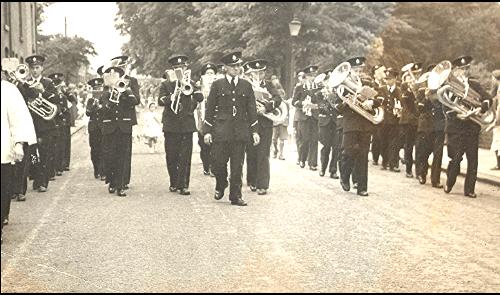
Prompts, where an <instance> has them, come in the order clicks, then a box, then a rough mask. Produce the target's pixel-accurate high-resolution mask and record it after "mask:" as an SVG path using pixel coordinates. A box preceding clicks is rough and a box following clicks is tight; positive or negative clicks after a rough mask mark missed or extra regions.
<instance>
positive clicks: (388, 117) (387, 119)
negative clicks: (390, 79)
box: [376, 85, 401, 125]
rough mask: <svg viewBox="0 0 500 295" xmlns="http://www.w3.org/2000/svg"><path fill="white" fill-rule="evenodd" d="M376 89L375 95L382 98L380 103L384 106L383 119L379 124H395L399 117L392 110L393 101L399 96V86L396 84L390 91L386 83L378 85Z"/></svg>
mask: <svg viewBox="0 0 500 295" xmlns="http://www.w3.org/2000/svg"><path fill="white" fill-rule="evenodd" d="M376 90H377V92H378V94H377V96H381V97H383V98H384V102H383V104H382V105H383V107H384V121H382V123H381V124H385V125H397V124H398V121H399V118H398V117H396V116H395V115H394V113H393V110H394V105H395V101H396V100H399V99H400V98H401V92H400V89H399V87H398V86H397V85H396V86H395V87H394V90H393V91H392V92H391V91H390V90H389V89H387V86H386V85H384V86H382V87H379V88H377V89H376Z"/></svg>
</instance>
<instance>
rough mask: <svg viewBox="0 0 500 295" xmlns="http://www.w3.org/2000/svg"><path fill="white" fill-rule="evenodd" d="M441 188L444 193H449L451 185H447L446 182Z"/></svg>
mask: <svg viewBox="0 0 500 295" xmlns="http://www.w3.org/2000/svg"><path fill="white" fill-rule="evenodd" d="M443 189H444V192H445V193H447V194H449V193H450V192H451V189H452V187H449V186H448V184H445V185H444V187H443Z"/></svg>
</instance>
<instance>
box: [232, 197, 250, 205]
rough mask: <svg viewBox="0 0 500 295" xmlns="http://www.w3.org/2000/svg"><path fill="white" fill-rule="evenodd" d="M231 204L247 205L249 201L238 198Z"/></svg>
mask: <svg viewBox="0 0 500 295" xmlns="http://www.w3.org/2000/svg"><path fill="white" fill-rule="evenodd" d="M231 205H236V206H246V205H247V202H245V201H243V199H242V198H238V199H237V200H236V201H231Z"/></svg>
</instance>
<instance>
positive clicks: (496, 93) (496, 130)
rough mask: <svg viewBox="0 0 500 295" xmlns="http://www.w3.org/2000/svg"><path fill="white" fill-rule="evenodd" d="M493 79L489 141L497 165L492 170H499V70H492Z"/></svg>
mask: <svg viewBox="0 0 500 295" xmlns="http://www.w3.org/2000/svg"><path fill="white" fill-rule="evenodd" d="M493 79H494V83H495V84H494V86H493V93H492V97H493V100H494V102H493V104H494V106H495V108H494V110H496V112H495V114H496V120H497V122H496V125H495V127H493V142H492V143H491V151H493V152H494V153H495V156H496V158H497V165H496V166H495V167H493V168H491V169H492V170H500V94H499V92H500V91H499V90H500V83H499V81H500V70H495V71H493Z"/></svg>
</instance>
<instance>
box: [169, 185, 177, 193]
mask: <svg viewBox="0 0 500 295" xmlns="http://www.w3.org/2000/svg"><path fill="white" fill-rule="evenodd" d="M168 190H169V191H170V192H171V193H174V192H176V191H177V188H176V187H173V186H171V187H169V188H168Z"/></svg>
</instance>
